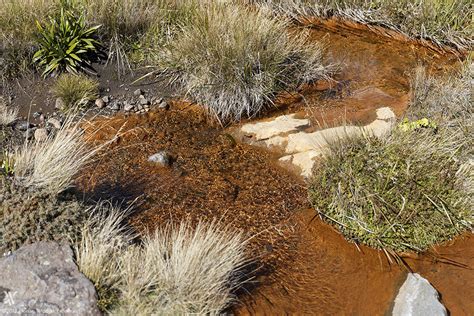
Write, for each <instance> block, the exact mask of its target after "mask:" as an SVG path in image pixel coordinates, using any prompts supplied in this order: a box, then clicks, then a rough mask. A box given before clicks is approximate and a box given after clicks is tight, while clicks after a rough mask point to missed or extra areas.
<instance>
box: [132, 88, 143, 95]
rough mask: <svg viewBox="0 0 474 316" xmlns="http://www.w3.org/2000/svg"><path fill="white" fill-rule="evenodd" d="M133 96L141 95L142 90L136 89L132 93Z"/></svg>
mask: <svg viewBox="0 0 474 316" xmlns="http://www.w3.org/2000/svg"><path fill="white" fill-rule="evenodd" d="M133 94H134V95H135V96H137V97H138V96H139V95H142V94H143V91H142V89H137V90H135V91H134V92H133Z"/></svg>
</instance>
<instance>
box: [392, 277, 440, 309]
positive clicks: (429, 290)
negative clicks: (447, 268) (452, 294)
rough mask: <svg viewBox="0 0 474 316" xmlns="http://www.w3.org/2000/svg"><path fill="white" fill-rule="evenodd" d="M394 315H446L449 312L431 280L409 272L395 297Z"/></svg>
mask: <svg viewBox="0 0 474 316" xmlns="http://www.w3.org/2000/svg"><path fill="white" fill-rule="evenodd" d="M392 315H393V316H445V315H448V312H447V310H446V308H445V307H444V306H443V304H441V303H440V301H439V294H438V291H436V289H435V288H434V287H433V286H432V285H431V284H430V282H428V280H426V279H425V278H423V277H421V276H420V275H419V274H417V273H409V274H408V276H407V279H406V280H405V283H403V285H402V287H401V288H400V290H399V291H398V295H397V297H396V298H395V305H394V307H393V312H392Z"/></svg>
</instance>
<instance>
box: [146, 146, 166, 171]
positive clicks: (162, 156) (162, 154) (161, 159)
mask: <svg viewBox="0 0 474 316" xmlns="http://www.w3.org/2000/svg"><path fill="white" fill-rule="evenodd" d="M148 161H149V162H153V163H156V164H158V165H161V166H162V167H167V166H169V165H170V162H171V157H170V155H169V154H168V153H167V152H166V151H164V150H162V151H159V152H157V153H156V154H154V155H151V156H150V157H148Z"/></svg>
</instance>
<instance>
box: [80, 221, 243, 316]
mask: <svg viewBox="0 0 474 316" xmlns="http://www.w3.org/2000/svg"><path fill="white" fill-rule="evenodd" d="M111 214H112V215H111V216H109V217H108V218H107V220H105V221H104V220H103V219H102V220H97V219H91V221H89V223H88V224H87V225H86V226H85V228H84V230H83V235H82V236H83V238H82V241H81V242H80V243H79V244H77V245H76V248H75V249H76V254H77V263H78V266H79V269H80V270H81V271H82V272H83V273H84V274H85V275H86V276H87V277H89V278H90V279H91V280H92V282H93V283H94V284H96V285H99V287H100V288H103V289H108V291H106V292H102V298H108V299H105V300H104V301H105V302H112V304H111V305H109V306H108V312H110V313H111V314H113V315H152V314H158V315H189V314H198V315H217V314H219V313H220V312H222V311H223V310H224V309H225V308H226V307H227V306H228V305H229V303H230V302H231V301H232V295H231V293H232V291H233V290H235V288H236V287H238V286H239V285H240V282H241V281H242V280H241V277H242V275H241V274H240V273H239V272H240V271H241V269H242V267H243V266H244V264H245V263H246V259H245V254H244V247H245V242H243V239H242V236H241V234H239V233H237V234H236V233H233V232H231V231H230V230H229V228H228V227H221V226H220V225H216V224H210V225H205V224H202V223H201V224H199V225H198V226H197V227H196V228H191V227H190V226H189V225H188V224H182V225H180V226H179V227H174V226H167V227H166V228H164V229H163V230H161V229H159V230H157V231H156V233H155V234H152V235H151V236H150V237H148V238H146V239H145V240H144V242H143V243H142V244H139V245H137V244H131V235H130V234H129V233H128V232H127V231H126V230H125V231H124V230H123V228H121V226H120V225H121V216H120V215H117V213H115V215H114V213H113V212H112V213H111Z"/></svg>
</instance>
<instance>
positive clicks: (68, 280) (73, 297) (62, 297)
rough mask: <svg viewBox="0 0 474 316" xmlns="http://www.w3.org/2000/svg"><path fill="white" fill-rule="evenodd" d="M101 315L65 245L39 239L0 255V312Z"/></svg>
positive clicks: (69, 250) (93, 295) (70, 251)
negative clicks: (36, 241) (39, 240)
mask: <svg viewBox="0 0 474 316" xmlns="http://www.w3.org/2000/svg"><path fill="white" fill-rule="evenodd" d="M25 314H26V315H45V314H49V315H100V314H101V313H100V311H99V309H98V307H97V294H96V291H95V288H94V285H93V284H92V283H91V282H90V281H89V280H88V279H87V278H86V277H85V276H84V275H83V274H82V273H80V272H79V269H78V268H77V266H76V265H75V263H74V261H73V253H72V250H71V248H70V247H69V246H68V245H64V244H59V243H56V242H38V243H35V244H31V245H27V246H23V247H21V248H20V249H18V250H17V251H15V252H13V253H11V254H9V255H7V256H5V257H2V258H0V315H25Z"/></svg>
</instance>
